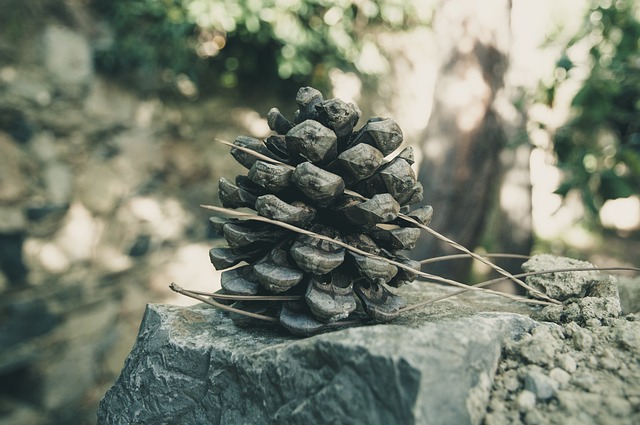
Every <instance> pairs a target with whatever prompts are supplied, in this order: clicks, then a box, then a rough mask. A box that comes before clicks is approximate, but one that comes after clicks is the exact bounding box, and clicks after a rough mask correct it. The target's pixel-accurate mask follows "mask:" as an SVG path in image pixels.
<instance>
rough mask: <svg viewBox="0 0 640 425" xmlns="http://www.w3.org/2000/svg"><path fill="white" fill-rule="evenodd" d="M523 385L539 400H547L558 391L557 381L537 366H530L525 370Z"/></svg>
mask: <svg viewBox="0 0 640 425" xmlns="http://www.w3.org/2000/svg"><path fill="white" fill-rule="evenodd" d="M524 387H525V389H527V390H528V391H531V392H532V393H533V394H535V396H536V398H538V399H540V400H548V399H550V398H551V397H553V396H554V395H555V394H556V391H558V383H557V382H556V381H554V380H553V379H551V378H550V377H549V376H547V375H546V374H544V373H543V372H542V371H541V370H540V369H538V368H532V369H530V370H529V371H528V372H527V374H526V375H525V377H524Z"/></svg>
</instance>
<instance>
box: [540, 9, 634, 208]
mask: <svg viewBox="0 0 640 425" xmlns="http://www.w3.org/2000/svg"><path fill="white" fill-rule="evenodd" d="M580 43H587V44H588V45H587V47H588V49H589V50H588V51H589V55H588V56H589V60H588V63H583V64H580V63H577V61H576V60H572V51H575V50H573V49H575V47H576V46H578V45H579V44H580ZM555 75H556V79H555V81H554V83H553V84H552V85H551V86H550V87H548V88H547V92H546V100H547V102H548V103H549V104H552V103H553V101H554V96H555V93H556V91H557V87H558V86H559V85H560V84H564V83H565V82H566V81H568V80H575V79H578V78H581V76H584V75H586V78H584V81H583V82H582V84H581V88H580V89H579V90H578V92H577V93H576V95H575V97H574V98H573V100H572V103H571V108H572V118H571V119H570V120H569V121H568V122H567V123H566V124H565V125H564V126H563V127H561V128H560V129H559V130H558V131H557V132H556V134H555V136H554V148H555V153H556V156H557V161H558V165H559V167H560V168H561V169H562V170H563V171H564V175H565V180H564V181H563V182H562V184H561V186H560V187H559V188H558V190H557V191H556V192H557V193H558V194H560V195H562V196H566V195H567V194H568V193H569V192H570V191H579V192H580V194H581V196H582V200H583V203H584V205H585V206H586V207H587V210H588V211H590V212H591V213H592V217H594V218H595V217H597V213H598V210H599V208H600V207H601V206H602V204H603V203H604V202H605V201H606V200H608V199H616V198H624V197H628V196H631V195H633V194H638V193H640V7H639V6H638V4H637V2H635V1H634V0H618V1H615V2H613V3H612V2H611V1H601V2H600V4H594V5H593V7H592V8H591V9H590V10H589V13H588V14H587V16H586V19H585V23H584V25H583V27H582V29H581V31H580V32H579V33H578V34H576V35H575V37H574V38H573V39H572V40H571V41H570V42H569V43H568V45H567V46H566V49H565V51H564V54H563V55H562V57H561V58H560V60H558V62H557V64H556V72H555ZM582 78H583V77H582Z"/></svg>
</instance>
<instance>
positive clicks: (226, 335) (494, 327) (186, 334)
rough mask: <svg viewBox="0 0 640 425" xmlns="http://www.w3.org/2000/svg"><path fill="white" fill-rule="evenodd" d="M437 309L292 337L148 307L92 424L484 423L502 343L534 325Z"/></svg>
mask: <svg viewBox="0 0 640 425" xmlns="http://www.w3.org/2000/svg"><path fill="white" fill-rule="evenodd" d="M423 289H424V287H423ZM407 291H408V292H411V289H408V290H407ZM414 291H415V288H414ZM436 291H437V289H436ZM403 296H405V294H403ZM408 298H409V299H415V298H416V292H414V293H413V298H412V297H408ZM452 304H453V303H452ZM444 305H446V302H445V303H444V304H439V306H438V307H436V308H435V309H433V310H432V312H433V311H435V312H437V311H439V312H440V313H441V316H440V317H439V318H432V319H431V320H429V319H428V317H429V315H430V314H427V315H426V316H425V313H414V314H408V315H405V316H403V318H401V319H399V320H398V321H397V322H395V323H394V324H387V325H376V326H363V327H356V328H350V329H344V330H338V331H334V332H332V333H326V334H321V335H317V336H314V337H311V338H307V339H296V338H295V337H292V336H290V335H288V334H286V333H284V332H282V331H278V330H274V329H269V328H261V327H252V328H248V329H239V328H237V327H235V326H234V325H233V324H232V321H231V320H230V319H229V318H228V317H227V316H226V314H225V313H222V312H220V311H218V310H215V309H212V308H209V307H207V306H205V305H197V306H193V307H190V308H181V307H176V306H168V305H157V304H150V305H148V306H147V311H146V312H145V315H144V319H143V322H142V325H141V328H140V332H139V335H138V340H137V342H136V344H135V346H134V348H133V350H132V352H131V354H130V355H129V358H128V359H127V361H126V363H125V366H124V369H123V371H122V373H121V375H120V378H119V379H118V381H117V382H116V384H115V385H114V386H113V387H112V388H111V389H110V390H109V391H108V392H107V394H106V395H105V397H104V398H103V400H102V402H101V404H100V409H99V412H98V422H99V423H101V424H126V423H134V422H135V423H212V424H233V423H245V424H267V423H273V424H275V423H289V424H306V423H314V424H324V423H327V424H329V423H331V424H334V423H366V424H389V423H429V424H449V423H455V424H479V423H480V422H481V420H482V418H483V417H484V415H485V412H486V406H487V400H488V397H489V393H490V391H491V382H492V379H493V375H494V371H495V367H496V365H497V362H498V360H499V357H500V352H501V346H502V344H503V342H504V341H505V340H510V339H513V338H516V337H517V336H518V335H520V334H521V333H522V332H525V331H526V330H528V329H530V328H531V326H532V325H533V322H532V321H531V320H530V319H528V318H526V317H524V316H522V315H518V314H512V313H479V314H473V313H470V312H469V311H468V310H465V308H466V307H465V306H464V303H460V304H458V305H459V306H460V307H458V308H457V309H456V308H453V309H448V310H447V309H445V307H444ZM447 308H449V307H447ZM443 312H447V313H449V314H450V315H447V314H445V315H444V316H443V315H442V313H443Z"/></svg>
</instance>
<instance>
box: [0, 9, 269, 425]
mask: <svg viewBox="0 0 640 425" xmlns="http://www.w3.org/2000/svg"><path fill="white" fill-rule="evenodd" d="M83 19H84V22H91V21H90V17H88V16H84V15H82V16H79V18H78V19H77V20H76V21H73V20H72V22H71V23H70V22H69V21H61V20H57V19H56V18H53V17H49V18H46V19H45V22H43V23H42V25H41V26H38V27H37V29H36V30H34V31H33V32H32V33H28V34H27V33H24V34H22V35H21V37H20V40H19V42H17V41H16V42H15V43H13V42H12V41H11V40H9V39H8V38H4V37H3V38H2V40H1V41H0V61H1V62H0V217H1V219H0V295H1V296H0V423H2V424H15V425H18V424H31V425H33V424H36V425H37V424H57V423H60V424H63V423H64V424H66V423H75V424H84V423H95V411H96V409H97V404H98V401H99V399H100V398H101V397H102V395H103V394H104V392H105V390H106V388H107V387H108V386H109V385H111V384H112V382H113V381H114V380H115V378H116V376H117V374H118V373H119V372H120V369H121V368H122V364H123V361H124V358H125V356H126V354H127V353H128V352H129V350H130V348H131V346H132V344H133V342H134V340H135V334H136V331H137V328H138V325H139V322H140V318H141V315H142V312H143V311H144V305H145V304H146V303H147V302H150V301H156V302H157V301H171V302H176V300H175V298H172V297H174V296H173V295H172V293H171V292H170V291H169V289H168V285H169V283H171V280H176V281H178V282H181V283H183V284H184V285H186V286H190V287H200V288H202V289H204V288H207V289H214V288H215V285H216V284H217V282H216V277H217V276H216V274H215V272H214V271H213V270H212V268H211V265H210V264H209V261H208V255H207V251H208V249H209V247H210V244H211V241H207V238H208V237H209V234H208V228H207V221H206V219H207V217H208V214H206V212H204V211H202V210H201V209H200V208H199V204H203V203H215V202H216V199H217V193H216V192H217V185H216V182H217V179H218V177H219V176H221V175H234V174H237V173H238V170H236V169H235V168H236V167H239V166H237V165H236V164H235V163H232V162H231V161H226V158H228V156H227V155H228V153H227V149H226V148H225V147H223V146H221V145H218V144H216V143H214V142H213V137H214V136H215V137H220V138H225V139H233V138H234V137H235V136H236V135H238V134H255V135H259V134H260V132H264V131H265V129H266V122H264V120H262V119H261V118H260V116H259V114H258V113H257V112H254V111H253V110H250V109H247V108H245V107H243V106H242V105H241V103H240V101H239V100H237V99H233V98H229V97H228V96H227V95H224V96H220V97H219V98H216V99H211V100H204V101H201V102H198V103H197V104H196V103H190V102H186V101H184V102H182V101H180V100H177V101H174V102H167V101H162V100H160V99H159V98H157V97H155V96H149V95H148V94H147V95H142V94H141V93H139V92H137V91H136V90H135V88H131V87H127V86H124V85H120V84H118V83H116V82H114V81H113V80H112V79H110V78H109V77H107V76H103V75H100V74H98V73H97V72H96V70H95V69H94V67H93V53H92V52H93V46H94V44H95V43H96V42H97V41H96V40H97V37H98V35H96V33H95V30H93V29H92V30H86V28H94V27H95V26H92V25H81V24H78V22H80V23H82V22H83ZM74 22H75V24H74ZM34 27H35V26H34ZM256 103H257V104H258V105H261V101H257V102H254V104H256ZM272 103H273V102H269V101H268V100H266V99H265V100H264V110H263V111H261V112H262V113H263V115H264V113H266V111H267V110H268V107H267V105H269V104H272Z"/></svg>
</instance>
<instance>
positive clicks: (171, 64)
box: [94, 0, 431, 89]
mask: <svg viewBox="0 0 640 425" xmlns="http://www.w3.org/2000/svg"><path fill="white" fill-rule="evenodd" d="M424 6H425V5H424V4H420V2H419V1H418V0H394V1H383V0H360V1H357V0H340V1H330V0H239V1H236V2H224V1H218V0H133V1H132V0H113V1H108V2H99V1H96V2H94V7H95V9H96V10H97V11H98V13H100V14H101V15H102V16H104V17H105V18H106V20H107V21H108V22H109V24H110V26H111V27H112V28H113V40H112V42H111V43H106V44H105V45H104V46H103V48H102V49H100V50H99V51H98V52H97V57H96V60H97V64H98V67H99V68H100V69H102V70H104V71H107V72H112V73H118V74H121V75H126V74H141V75H142V76H143V78H142V80H143V81H147V82H148V81H155V82H156V83H155V84H156V88H157V86H158V85H162V84H166V83H176V84H177V85H178V86H179V84H180V83H181V81H182V82H183V86H184V87H187V86H188V84H184V82H185V81H186V80H185V79H186V78H188V80H189V81H190V82H192V83H193V84H194V85H195V87H197V88H200V89H206V88H207V87H212V86H213V87H216V86H218V87H219V86H222V87H228V88H234V87H238V88H249V89H253V88H255V87H256V86H269V85H276V86H278V85H282V82H283V81H290V82H292V83H293V84H294V85H296V86H299V85H300V84H312V85H314V86H316V87H318V88H325V89H326V88H327V82H328V78H327V76H328V72H329V70H330V69H331V68H333V67H338V68H341V69H343V70H351V71H357V72H358V73H359V74H360V75H363V76H368V75H376V74H379V73H380V72H381V71H383V70H384V69H386V66H385V65H386V63H385V61H386V59H385V58H384V56H383V55H382V54H381V52H380V51H379V50H378V48H377V46H376V44H375V43H374V42H373V41H372V36H373V35H374V34H375V33H376V31H379V30H381V29H385V30H400V29H404V28H407V27H409V26H411V25H414V24H418V23H424V22H426V21H427V19H428V17H429V14H428V12H429V11H430V10H431V9H430V8H425V7H424Z"/></svg>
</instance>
